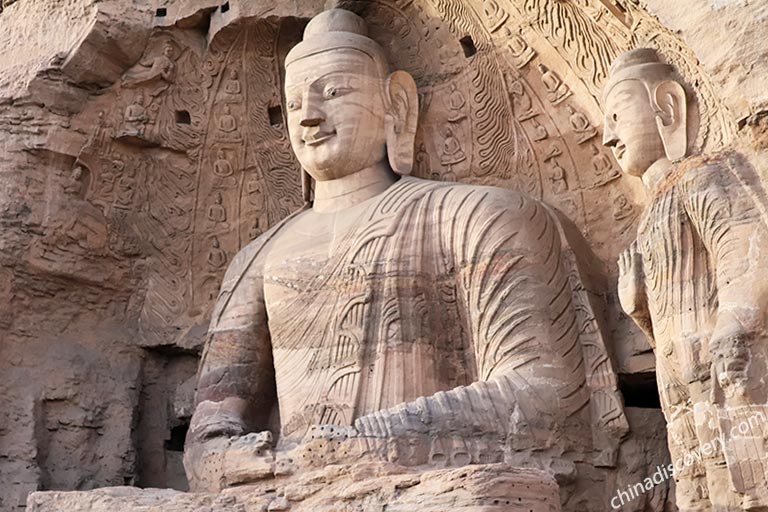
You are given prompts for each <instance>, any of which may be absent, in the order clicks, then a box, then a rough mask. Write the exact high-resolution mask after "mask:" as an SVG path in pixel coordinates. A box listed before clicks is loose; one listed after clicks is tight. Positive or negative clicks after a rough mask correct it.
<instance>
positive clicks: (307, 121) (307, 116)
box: [299, 100, 325, 127]
mask: <svg viewBox="0 0 768 512" xmlns="http://www.w3.org/2000/svg"><path fill="white" fill-rule="evenodd" d="M313 103H314V102H313V101H311V100H310V101H305V102H304V105H303V107H302V109H301V120H300V121H299V124H301V126H304V127H310V126H319V125H320V124H321V123H322V122H323V121H325V116H324V115H323V112H322V111H321V110H320V109H318V108H317V107H316V106H315V105H314V104H313Z"/></svg>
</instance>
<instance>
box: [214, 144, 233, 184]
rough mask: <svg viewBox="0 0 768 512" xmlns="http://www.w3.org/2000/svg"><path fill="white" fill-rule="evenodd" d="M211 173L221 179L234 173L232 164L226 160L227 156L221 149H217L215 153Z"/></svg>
mask: <svg viewBox="0 0 768 512" xmlns="http://www.w3.org/2000/svg"><path fill="white" fill-rule="evenodd" d="M213 173H214V174H215V175H216V176H219V177H221V178H226V177H228V176H232V174H233V173H234V170H233V169H232V164H230V163H229V160H227V154H226V153H225V152H224V150H223V149H219V150H218V151H217V152H216V161H215V162H214V163H213Z"/></svg>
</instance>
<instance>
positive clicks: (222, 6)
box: [221, 2, 229, 14]
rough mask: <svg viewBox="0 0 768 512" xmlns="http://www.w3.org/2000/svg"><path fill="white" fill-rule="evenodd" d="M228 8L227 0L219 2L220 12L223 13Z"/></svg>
mask: <svg viewBox="0 0 768 512" xmlns="http://www.w3.org/2000/svg"><path fill="white" fill-rule="evenodd" d="M228 10H229V2H224V3H223V4H221V13H222V14H223V13H225V12H227V11H228Z"/></svg>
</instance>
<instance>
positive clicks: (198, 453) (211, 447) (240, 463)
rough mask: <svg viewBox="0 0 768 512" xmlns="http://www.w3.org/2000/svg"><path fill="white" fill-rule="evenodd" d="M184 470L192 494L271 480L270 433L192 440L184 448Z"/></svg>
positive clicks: (272, 463) (272, 470)
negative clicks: (193, 492)
mask: <svg viewBox="0 0 768 512" xmlns="http://www.w3.org/2000/svg"><path fill="white" fill-rule="evenodd" d="M184 468H185V469H186V472H187V476H188V478H189V481H190V484H191V486H192V490H194V491H219V490H221V489H223V488H225V487H228V486H231V485H236V484H240V483H245V482H249V481H254V480H259V479H261V478H267V477H271V476H272V475H273V473H274V456H273V453H272V433H271V432H258V433H251V434H245V435H234V436H218V437H209V438H202V439H201V438H196V439H194V440H191V442H190V443H188V445H187V447H185V449H184Z"/></svg>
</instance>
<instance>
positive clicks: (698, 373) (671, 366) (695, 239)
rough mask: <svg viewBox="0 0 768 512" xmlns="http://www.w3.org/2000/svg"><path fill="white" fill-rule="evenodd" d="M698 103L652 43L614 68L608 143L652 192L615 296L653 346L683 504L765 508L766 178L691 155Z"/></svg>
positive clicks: (724, 160) (737, 163)
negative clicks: (763, 201)
mask: <svg viewBox="0 0 768 512" xmlns="http://www.w3.org/2000/svg"><path fill="white" fill-rule="evenodd" d="M694 100H695V98H694V96H693V95H692V94H689V93H688V92H687V91H686V89H685V87H684V86H683V84H682V81H681V80H679V79H678V78H677V77H676V75H675V73H674V72H673V70H672V68H671V67H670V66H668V65H666V64H664V63H663V62H661V61H660V60H659V57H658V56H657V54H656V53H655V51H653V50H651V49H639V50H634V51H631V52H629V53H626V54H624V55H622V56H620V57H619V58H618V59H617V60H616V62H614V64H613V66H612V68H611V72H610V76H609V79H608V82H607V84H606V86H605V91H604V111H605V132H604V141H603V142H604V144H605V145H606V146H609V147H610V148H611V149H612V151H613V153H614V155H615V156H616V159H617V161H618V162H619V165H620V166H621V168H622V170H623V171H624V172H625V173H626V174H629V175H631V176H637V177H639V178H641V179H642V181H643V184H644V185H645V187H646V188H647V190H648V195H649V202H648V205H647V207H646V209H645V211H644V213H643V215H642V217H641V220H640V224H639V228H638V232H637V240H636V241H635V242H633V243H632V245H631V246H630V247H629V248H628V249H627V250H626V251H625V252H624V253H623V254H622V255H621V257H620V259H619V270H620V278H619V298H620V301H621V305H622V307H623V308H624V310H625V311H626V312H627V313H628V314H629V315H631V316H632V318H633V319H634V320H635V321H636V322H637V324H638V325H639V326H640V327H641V328H642V329H643V331H645V332H646V334H647V335H648V337H649V339H650V341H651V344H652V346H653V348H654V351H655V353H656V374H657V380H658V384H659V393H660V396H661V403H662V408H663V410H664V413H665V415H666V417H667V428H668V443H669V448H670V452H671V455H672V460H673V461H674V462H675V470H676V471H675V479H676V481H677V491H676V492H677V504H678V507H679V508H680V510H683V511H693V510H729V511H730V510H740V509H743V510H766V507H768V473H767V472H766V464H768V453H766V440H768V422H766V419H768V409H767V408H766V401H767V400H768V384H767V383H766V379H765V375H766V347H767V345H768V344H767V343H766V342H767V341H768V339H767V338H766V327H767V326H768V322H766V313H767V312H768V276H766V269H767V268H768V227H767V226H766V221H765V219H764V218H763V216H762V214H761V213H760V212H761V208H760V207H759V205H758V204H756V203H755V199H754V198H755V197H759V196H760V194H755V193H750V188H752V189H753V191H754V190H759V187H761V184H760V182H759V180H758V179H757V178H756V175H755V174H754V173H751V172H752V171H751V167H750V166H749V165H748V164H747V163H745V160H744V159H743V158H742V157H740V156H739V155H737V154H735V153H733V152H725V153H721V154H717V155H710V156H689V155H690V154H691V152H692V146H693V144H692V141H693V140H694V135H695V131H696V128H697V124H698V114H697V112H696V103H695V101H694ZM750 418H751V420H750ZM689 453H696V454H701V455H702V458H694V459H693V460H692V459H691V458H690V456H689V455H688V454H689ZM690 462H693V463H692V464H690Z"/></svg>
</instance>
